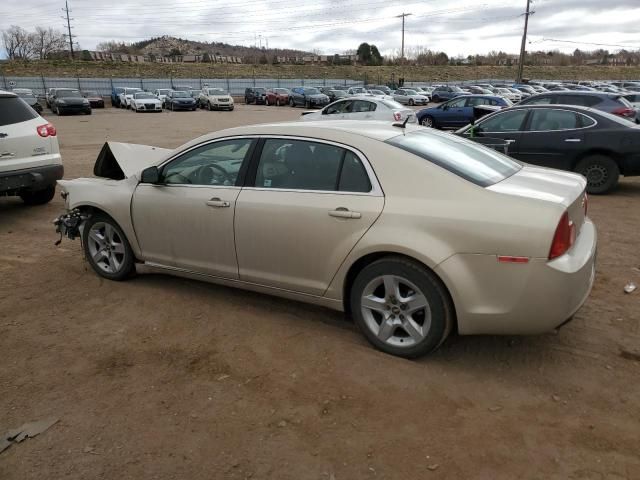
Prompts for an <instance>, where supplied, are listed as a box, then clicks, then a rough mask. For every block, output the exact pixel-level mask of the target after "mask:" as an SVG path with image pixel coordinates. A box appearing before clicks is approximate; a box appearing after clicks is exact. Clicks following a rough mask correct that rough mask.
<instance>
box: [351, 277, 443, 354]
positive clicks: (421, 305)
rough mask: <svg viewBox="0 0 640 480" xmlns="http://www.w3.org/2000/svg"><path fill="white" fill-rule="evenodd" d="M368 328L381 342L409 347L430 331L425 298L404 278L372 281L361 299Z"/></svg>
mask: <svg viewBox="0 0 640 480" xmlns="http://www.w3.org/2000/svg"><path fill="white" fill-rule="evenodd" d="M360 305H361V310H362V316H363V318H364V321H365V324H366V326H367V328H369V329H370V330H371V332H372V333H373V334H374V335H376V336H377V337H378V339H379V340H380V341H382V342H384V343H387V344H389V345H392V346H394V347H412V346H414V345H416V344H418V343H420V342H421V341H422V340H424V338H425V337H426V336H427V335H428V333H429V330H430V329H431V308H430V306H429V301H428V300H427V297H426V296H425V295H424V294H423V293H422V292H421V291H420V289H419V288H418V287H416V286H415V285H414V284H413V283H411V282H410V281H409V280H407V279H406V278H403V277H400V276H398V275H383V276H380V277H376V278H374V279H373V280H371V281H370V282H369V283H368V284H367V286H366V287H365V288H364V290H363V292H362V297H361V299H360Z"/></svg>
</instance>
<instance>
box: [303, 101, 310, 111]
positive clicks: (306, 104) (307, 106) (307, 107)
mask: <svg viewBox="0 0 640 480" xmlns="http://www.w3.org/2000/svg"><path fill="white" fill-rule="evenodd" d="M304 108H306V109H307V110H309V109H310V108H311V102H310V101H309V100H307V101H306V102H304Z"/></svg>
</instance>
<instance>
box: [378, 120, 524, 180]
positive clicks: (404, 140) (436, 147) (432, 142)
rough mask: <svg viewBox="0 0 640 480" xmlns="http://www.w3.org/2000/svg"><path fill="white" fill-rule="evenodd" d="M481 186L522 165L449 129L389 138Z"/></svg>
mask: <svg viewBox="0 0 640 480" xmlns="http://www.w3.org/2000/svg"><path fill="white" fill-rule="evenodd" d="M386 143H388V144H391V145H394V146H396V147H398V148H400V149H402V150H405V151H407V152H410V153H413V154H414V155H417V156H419V157H422V158H424V159H425V160H428V161H430V162H431V163H434V164H435V165H438V166H440V167H442V168H444V169H445V170H448V171H450V172H452V173H454V174H456V175H458V176H459V177H462V178H464V179H465V180H468V181H470V182H472V183H475V184H476V185H480V186H481V187H488V186H490V185H494V184H496V183H498V182H501V181H502V180H504V179H505V178H508V177H510V176H511V175H513V174H514V173H516V172H517V171H519V170H520V169H521V168H522V166H521V165H520V164H519V163H517V162H515V161H514V160H512V159H511V158H509V157H507V156H506V155H503V154H501V153H498V152H497V151H495V150H492V149H490V148H487V147H483V146H481V145H479V144H476V143H474V142H472V141H470V140H465V139H462V138H460V137H457V136H455V135H451V134H449V133H440V132H432V131H429V132H424V131H415V132H411V133H408V134H406V135H399V136H397V137H394V138H391V139H389V140H387V141H386Z"/></svg>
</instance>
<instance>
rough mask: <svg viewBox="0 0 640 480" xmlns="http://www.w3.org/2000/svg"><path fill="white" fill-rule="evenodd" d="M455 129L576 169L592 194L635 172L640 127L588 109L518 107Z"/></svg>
mask: <svg viewBox="0 0 640 480" xmlns="http://www.w3.org/2000/svg"><path fill="white" fill-rule="evenodd" d="M457 133H458V135H462V136H464V137H471V136H473V137H476V138H477V137H480V138H482V137H489V138H500V139H502V140H504V141H505V142H507V143H508V144H509V146H508V151H509V155H510V156H512V157H514V158H516V159H518V160H521V161H523V162H526V163H530V164H533V165H540V166H543V167H552V168H559V169H562V170H569V171H574V172H577V173H580V174H581V175H583V176H584V177H586V179H587V192H589V193H593V194H601V193H607V192H609V191H611V190H612V189H613V188H614V187H615V186H616V185H617V183H618V179H619V177H620V175H624V176H636V175H640V127H638V126H637V125H635V124H633V123H631V122H629V121H627V120H625V119H622V118H620V117H619V116H616V115H612V114H609V113H606V112H602V111H600V110H595V109H593V108H587V107H579V106H575V105H527V106H520V105H518V106H515V107H512V108H509V109H506V110H502V111H500V112H497V113H494V114H492V115H488V116H486V117H484V118H481V119H480V120H478V121H476V123H475V125H470V126H468V127H465V128H463V129H461V130H459V131H458V132H457Z"/></svg>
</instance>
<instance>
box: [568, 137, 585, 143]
mask: <svg viewBox="0 0 640 480" xmlns="http://www.w3.org/2000/svg"><path fill="white" fill-rule="evenodd" d="M564 141H565V142H568V143H580V142H581V141H582V140H580V139H579V138H565V140H564Z"/></svg>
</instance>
